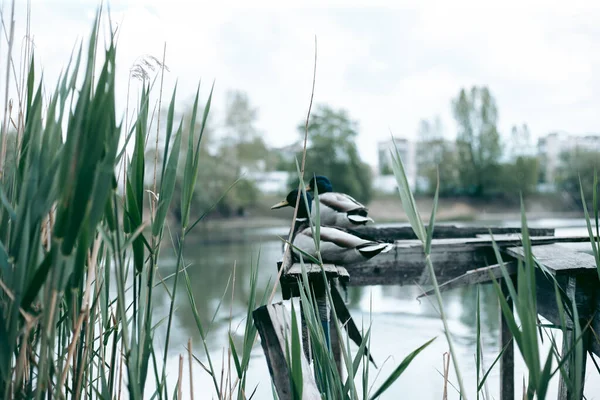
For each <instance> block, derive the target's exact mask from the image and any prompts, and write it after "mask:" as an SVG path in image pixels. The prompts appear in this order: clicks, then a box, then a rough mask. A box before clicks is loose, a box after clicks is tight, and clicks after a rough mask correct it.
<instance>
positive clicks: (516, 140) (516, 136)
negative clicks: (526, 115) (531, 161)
mask: <svg viewBox="0 0 600 400" xmlns="http://www.w3.org/2000/svg"><path fill="white" fill-rule="evenodd" d="M530 148H531V133H530V132H529V127H528V126H527V124H523V125H521V126H520V127H518V126H516V125H513V127H512V129H511V131H510V143H509V145H508V151H509V153H508V155H509V156H510V158H512V159H516V158H518V157H522V156H528V155H530V154H527V151H528V150H529V149H530Z"/></svg>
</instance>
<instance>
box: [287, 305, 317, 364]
mask: <svg viewBox="0 0 600 400" xmlns="http://www.w3.org/2000/svg"><path fill="white" fill-rule="evenodd" d="M292 301H293V300H292ZM306 307H307V306H306V305H305V304H304V302H303V301H302V299H300V325H301V327H302V350H304V356H305V357H306V360H307V361H308V362H309V364H310V363H311V362H312V351H311V347H310V338H309V333H308V326H307V325H306V316H305V314H304V309H305V308H306ZM309 307H310V305H309Z"/></svg>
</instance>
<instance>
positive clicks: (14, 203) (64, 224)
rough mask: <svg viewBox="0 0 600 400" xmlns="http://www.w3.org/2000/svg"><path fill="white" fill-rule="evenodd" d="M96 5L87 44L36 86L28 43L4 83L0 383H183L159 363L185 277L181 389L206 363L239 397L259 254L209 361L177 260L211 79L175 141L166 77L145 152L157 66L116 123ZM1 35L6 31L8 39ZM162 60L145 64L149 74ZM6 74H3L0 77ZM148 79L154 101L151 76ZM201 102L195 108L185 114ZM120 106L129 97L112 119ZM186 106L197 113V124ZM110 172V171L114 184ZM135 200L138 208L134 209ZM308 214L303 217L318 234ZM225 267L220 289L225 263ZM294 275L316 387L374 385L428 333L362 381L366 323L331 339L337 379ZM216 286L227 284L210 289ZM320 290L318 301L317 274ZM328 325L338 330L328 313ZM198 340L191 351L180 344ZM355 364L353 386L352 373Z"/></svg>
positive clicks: (115, 394) (222, 394)
mask: <svg viewBox="0 0 600 400" xmlns="http://www.w3.org/2000/svg"><path fill="white" fill-rule="evenodd" d="M100 15H101V13H100V12H99V13H98V14H97V17H96V20H95V22H94V26H93V27H92V29H91V34H90V37H89V40H88V42H87V46H86V47H85V48H84V47H83V46H81V47H80V48H79V49H78V51H76V52H75V53H74V57H73V59H72V60H71V61H70V62H69V64H68V66H67V68H66V69H65V71H64V72H63V74H62V75H61V76H60V78H59V79H58V82H57V84H56V86H55V88H54V89H53V90H51V91H49V92H45V91H44V90H43V89H42V87H43V85H42V82H41V80H40V79H39V77H37V76H36V75H35V71H36V68H35V61H34V57H33V55H32V54H31V53H27V55H26V59H27V65H26V71H27V73H26V74H25V75H26V77H27V78H26V80H25V82H26V84H25V85H21V86H19V85H17V88H18V89H19V90H21V91H19V98H20V99H22V101H20V102H19V107H20V108H19V109H18V110H13V109H10V110H7V113H6V115H5V119H4V120H3V123H2V132H1V135H2V140H1V142H2V143H3V147H2V154H6V155H7V156H6V157H3V158H2V160H1V161H0V164H2V165H0V167H1V170H2V171H3V174H2V176H1V185H0V201H1V203H2V204H1V207H0V337H2V338H3V340H1V341H0V397H1V398H5V399H13V398H32V399H42V398H61V399H62V398H69V399H80V398H103V399H112V398H121V397H122V396H123V397H125V396H128V397H129V398H132V399H142V398H161V399H162V398H164V399H167V398H180V397H181V396H182V395H183V394H184V393H188V392H187V390H186V388H184V387H182V382H183V375H184V362H183V357H184V355H183V354H182V355H180V359H179V371H178V375H177V383H176V385H172V383H171V385H170V384H169V382H172V381H170V380H168V379H167V375H168V371H167V362H168V358H169V355H170V352H171V349H172V343H171V341H172V328H173V319H174V315H175V312H176V311H175V299H176V296H178V292H181V290H184V291H185V293H186V294H187V298H188V301H189V304H190V306H191V308H192V313H193V317H194V320H195V323H196V327H197V330H198V333H199V335H200V338H201V343H200V344H195V345H194V344H192V342H191V341H189V342H188V349H187V354H185V356H186V357H187V358H188V363H187V365H188V369H189V374H190V388H189V396H190V397H192V398H193V397H194V390H196V394H198V393H202V394H205V393H206V390H207V388H198V387H194V385H193V378H192V377H193V371H192V369H193V368H194V366H195V367H196V368H200V370H202V371H203V373H207V374H208V375H209V376H210V378H211V381H212V388H211V389H210V391H211V392H213V393H214V394H215V395H216V396H217V397H218V398H219V399H230V398H233V397H236V398H238V399H249V398H252V397H253V395H254V393H255V392H256V387H248V381H247V377H248V370H249V364H250V354H251V351H252V349H253V346H254V343H255V341H256V337H257V332H256V328H255V327H254V325H253V323H252V318H251V313H252V311H253V310H254V309H255V308H256V307H257V306H259V305H262V304H265V303H266V302H267V301H270V299H268V296H267V294H268V293H269V292H270V290H271V289H270V288H269V287H267V290H265V292H264V293H259V291H258V289H257V279H258V263H259V260H256V261H255V263H254V264H253V267H252V272H251V277H250V282H248V283H246V282H245V283H244V284H248V285H249V288H250V291H249V293H250V298H249V299H248V306H247V310H246V313H245V314H246V316H245V324H244V325H243V327H242V328H241V330H242V331H243V340H242V345H241V347H240V345H239V344H238V345H236V344H235V343H234V340H233V335H234V333H235V332H236V331H237V329H238V328H233V327H231V326H230V327H229V329H228V346H227V359H225V356H224V354H223V357H222V358H221V363H220V364H221V368H220V369H219V367H218V366H217V365H218V364H219V363H218V362H215V358H214V355H213V354H211V352H210V349H209V346H208V342H209V340H210V333H211V326H210V325H209V326H206V325H205V324H203V322H202V321H201V318H200V315H199V313H198V310H197V304H196V300H195V298H194V296H193V290H192V289H193V282H192V281H191V280H190V277H189V275H188V272H187V270H186V268H187V263H186V260H185V239H186V236H187V235H188V234H189V233H190V232H191V231H192V230H193V229H194V228H195V227H196V226H197V225H198V223H199V222H201V220H202V219H203V218H204V216H205V215H206V214H207V212H208V211H205V212H204V213H203V214H202V215H201V216H200V217H199V218H197V219H195V220H194V219H193V218H192V217H191V216H192V215H193V213H192V210H191V200H192V194H193V193H194V190H195V189H196V188H195V185H196V180H197V175H198V168H199V156H200V141H201V140H202V135H203V131H204V126H205V124H206V119H207V116H208V113H209V112H210V106H211V100H212V89H211V92H210V94H209V96H208V98H207V100H206V102H205V104H204V107H201V105H200V96H199V89H198V91H197V92H196V96H195V100H194V105H193V109H192V115H191V122H190V128H189V131H190V134H189V140H188V142H187V143H182V131H183V119H181V120H180V121H176V120H175V117H174V116H175V114H176V113H175V102H176V89H175V90H174V91H173V93H172V95H171V96H170V98H171V99H170V102H169V104H168V112H167V116H166V121H165V124H164V135H165V140H164V143H165V145H164V147H163V148H161V149H159V148H158V142H159V141H158V140H155V141H154V145H155V149H154V151H155V154H157V153H158V152H159V151H160V158H161V160H164V161H163V163H162V165H160V166H157V164H156V163H154V164H153V163H151V162H148V160H146V157H145V155H146V154H147V150H148V143H153V141H152V140H149V139H150V138H151V137H152V136H151V135H152V134H153V133H152V124H153V123H156V124H157V126H158V127H160V124H159V122H158V121H154V113H153V112H151V109H152V104H151V94H152V93H154V91H155V87H154V83H153V82H155V81H156V80H154V81H152V80H151V79H150V77H149V76H148V75H147V74H142V75H139V74H138V75H136V76H137V77H139V78H141V80H142V89H141V93H140V96H139V102H138V104H137V106H135V110H136V111H135V113H133V116H132V118H131V121H132V123H131V124H130V125H129V122H128V121H125V122H126V124H124V123H123V121H121V120H120V118H119V117H118V116H117V110H116V105H115V81H116V46H115V42H114V36H113V35H112V34H111V35H110V38H109V39H108V40H107V44H106V46H105V48H100V46H99V45H98V42H99V40H98V39H99V38H98V32H99V24H100ZM111 29H112V28H111ZM12 44H13V42H12V36H11V39H10V40H9V46H10V47H12ZM164 61H165V60H164V58H163V61H162V62H159V63H158V65H159V66H160V67H161V71H159V73H161V75H162V73H163V72H164V68H165V66H164ZM95 66H98V67H97V68H95ZM9 78H10V75H9V76H8V77H7V80H6V82H5V83H6V86H7V87H8V86H10V84H11V82H10V79H9ZM160 82H161V85H160V88H159V90H160V92H159V94H158V95H159V101H158V102H159V104H161V102H162V100H160V99H162V77H161V80H160ZM128 91H129V89H128ZM201 108H202V109H203V110H204V112H203V114H202V115H201V116H198V115H197V111H198V109H201ZM11 112H15V113H16V114H18V115H19V116H22V118H23V123H22V124H16V125H15V130H10V129H9V128H10V126H11V124H9V121H10V120H11V117H12V114H11ZM159 114H160V113H159ZM129 117H131V115H130V110H129V108H128V110H127V112H126V117H125V118H126V119H128V118H129ZM199 117H200V122H201V123H200V124H199V125H197V124H196V121H197V120H198V118H199ZM196 126H199V127H200V128H199V130H195V127H196ZM157 129H158V128H157ZM156 134H158V132H157V133H156ZM123 138H124V139H125V140H124V141H123V140H122V139H123ZM121 142H122V143H121ZM11 143H14V147H13V148H11V147H10V146H9V145H10V144H11ZM11 149H12V150H11ZM128 149H129V150H128ZM182 150H183V151H182ZM183 154H185V155H183ZM155 161H156V158H155ZM179 165H183V169H184V174H183V195H182V196H181V197H182V199H181V204H180V205H179V208H180V209H181V210H182V211H181V224H180V225H179V226H178V231H174V232H172V231H171V230H170V229H167V228H168V226H167V221H168V214H169V209H170V207H171V206H172V199H173V194H174V190H175V179H176V176H177V170H178V166H179ZM149 168H150V169H152V171H149ZM147 172H152V173H151V174H150V175H151V176H153V177H154V180H153V182H152V183H151V184H147V182H145V180H144V177H145V176H148V175H149V174H148V173H147ZM118 182H123V185H122V187H121V188H119V185H118ZM302 186H303V187H304V185H302ZM145 210H150V215H149V217H148V216H146V214H145V213H144V211H145ZM313 226H314V225H313ZM318 226H319V224H318V221H317V224H316V228H315V229H316V231H317V236H318V230H319V228H318ZM165 233H167V234H168V235H169V237H170V238H171V239H172V242H173V245H174V249H175V253H176V260H177V261H176V268H175V272H174V273H173V274H172V275H171V276H169V277H166V278H164V279H162V278H161V277H160V276H159V275H158V265H159V259H160V252H161V243H164V242H166V240H165V239H166V238H165ZM323 278H324V275H323ZM181 280H183V282H181ZM230 282H231V291H232V292H233V290H235V273H234V274H232V277H231V278H230ZM157 285H163V286H164V287H165V288H166V291H167V293H168V296H169V304H168V314H167V315H166V317H165V318H162V319H160V318H159V317H157V316H156V315H155V309H154V303H153V298H154V297H153V294H154V289H155V287H156V286H157ZM181 285H184V287H183V289H182V287H181ZM299 285H300V288H301V293H302V296H303V297H302V300H303V302H304V303H305V304H309V305H310V307H306V310H307V320H308V323H307V326H308V329H309V331H310V335H311V339H312V343H313V347H312V349H313V351H314V354H315V358H314V359H315V363H314V370H315V375H316V376H318V379H319V382H320V385H321V386H320V387H321V389H322V392H323V396H324V398H332V399H333V398H335V399H338V398H351V399H357V398H365V399H366V398H376V397H378V396H380V395H381V394H382V393H383V392H385V390H386V389H387V388H389V386H390V385H391V384H392V383H393V382H394V381H395V380H397V378H398V377H399V376H400V374H401V373H402V371H404V369H405V368H406V367H407V366H408V364H409V363H410V361H411V360H412V359H413V358H414V357H415V356H416V355H417V354H418V353H419V352H420V351H421V350H422V349H424V348H425V347H426V346H427V345H428V344H429V342H428V343H426V344H425V345H424V346H422V347H421V348H419V349H417V350H416V351H415V352H413V353H412V354H411V355H409V356H408V357H407V359H406V360H405V361H404V362H403V363H401V364H400V365H399V366H398V368H397V369H396V370H395V371H394V373H393V374H392V375H391V376H390V377H389V378H388V379H387V380H386V381H385V382H384V383H383V384H382V385H381V387H380V388H378V389H376V390H375V391H374V393H373V394H371V393H370V392H369V390H368V382H369V379H368V378H369V374H368V368H369V366H368V361H367V362H365V363H363V360H364V357H365V351H364V349H365V347H366V346H367V342H368V339H369V331H367V333H366V335H365V342H364V343H363V344H362V345H361V347H360V348H359V352H358V353H357V354H356V355H355V356H352V354H351V352H350V346H349V344H348V342H347V338H346V344H344V343H343V341H342V346H343V347H344V351H343V355H344V365H345V366H346V372H347V375H348V377H347V378H346V379H345V380H344V379H342V377H341V376H340V374H339V373H338V370H337V368H336V365H335V362H334V360H333V359H332V357H331V352H330V348H329V347H330V342H329V340H328V339H327V336H328V333H327V332H325V331H324V330H323V328H324V325H322V323H321V321H320V318H319V316H318V311H317V305H316V302H315V299H314V297H313V293H312V291H311V289H312V286H311V284H309V282H308V281H307V280H306V279H304V280H303V281H302V282H299ZM228 289H229V285H228V287H227V288H225V291H227V290H228ZM326 296H327V297H328V300H329V302H331V297H330V296H331V295H330V292H329V290H328V289H327V291H326ZM220 304H221V303H219V306H218V307H217V310H216V311H215V314H214V317H213V322H214V319H215V317H216V315H217V313H218V312H219V310H220ZM231 313H232V310H230V319H231ZM333 318H335V312H334V316H333ZM336 321H337V319H336ZM294 322H296V321H295V317H294ZM159 326H162V327H163V328H164V331H165V332H166V334H165V336H164V341H160V342H159V338H158V336H157V335H156V332H157V331H156V330H157V328H158V327H159ZM336 329H337V331H338V334H339V336H340V337H342V329H341V327H340V326H339V324H336ZM291 341H292V342H293V343H294V347H293V349H294V350H293V351H292V352H291V353H290V358H291V359H290V363H291V365H292V369H291V370H292V371H293V373H292V376H291V379H292V380H293V382H294V384H295V385H296V387H298V388H300V387H301V386H302V385H301V382H302V379H301V377H300V378H299V377H298V375H297V371H298V370H299V369H298V365H300V363H299V360H300V358H299V357H304V355H303V354H302V352H301V351H299V350H298V349H299V348H300V346H301V344H300V335H299V334H298V331H297V329H296V330H294V331H293V332H292V333H291ZM199 347H201V348H202V350H203V353H204V355H205V357H206V361H205V362H203V361H201V360H200V358H199V357H197V356H196V355H195V353H194V348H196V349H198V348H199ZM361 364H362V365H363V367H362V368H363V374H362V377H363V379H362V381H363V390H362V396H360V395H359V392H360V391H359V390H358V389H357V386H356V384H355V383H354V378H355V376H356V373H357V371H358V370H359V369H360V368H361V367H360V366H361ZM171 376H172V372H171ZM151 382H152V383H153V384H151ZM300 393H301V390H300V391H298V392H297V394H300ZM340 396H341V397H340Z"/></svg>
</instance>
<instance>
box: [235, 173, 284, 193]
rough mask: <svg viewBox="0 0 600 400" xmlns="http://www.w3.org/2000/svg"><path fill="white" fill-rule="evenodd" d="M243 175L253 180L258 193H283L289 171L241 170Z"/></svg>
mask: <svg viewBox="0 0 600 400" xmlns="http://www.w3.org/2000/svg"><path fill="white" fill-rule="evenodd" d="M242 174H243V176H244V177H245V178H247V179H248V180H250V181H252V182H254V184H255V185H256V187H257V189H258V190H259V192H260V193H264V194H284V193H287V190H288V181H289V179H290V176H291V173H290V172H287V171H249V170H246V171H243V172H242Z"/></svg>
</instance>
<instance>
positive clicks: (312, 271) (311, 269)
mask: <svg viewBox="0 0 600 400" xmlns="http://www.w3.org/2000/svg"><path fill="white" fill-rule="evenodd" d="M304 267H305V270H306V274H307V275H309V278H310V277H311V275H318V276H320V275H321V266H320V265H319V264H304ZM323 269H324V270H325V275H326V276H327V278H329V279H333V278H338V277H339V278H340V279H341V280H342V281H347V280H348V279H350V275H349V274H348V271H347V270H346V268H344V267H338V266H336V265H334V264H323ZM282 277H283V278H285V279H291V280H293V281H296V279H298V278H302V264H300V263H295V264H292V265H291V266H290V268H289V269H288V270H287V272H284V273H283V275H282Z"/></svg>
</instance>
